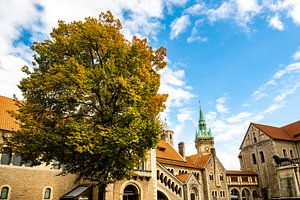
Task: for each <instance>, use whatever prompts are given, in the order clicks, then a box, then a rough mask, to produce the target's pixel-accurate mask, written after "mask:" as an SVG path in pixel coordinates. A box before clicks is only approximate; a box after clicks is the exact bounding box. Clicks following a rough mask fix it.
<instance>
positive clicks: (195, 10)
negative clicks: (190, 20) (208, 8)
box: [183, 3, 204, 15]
mask: <svg viewBox="0 0 300 200" xmlns="http://www.w3.org/2000/svg"><path fill="white" fill-rule="evenodd" d="M203 9H204V6H203V4H199V3H197V4H195V5H193V6H191V7H189V8H187V9H185V10H184V11H183V13H186V14H190V15H199V14H202V11H203Z"/></svg>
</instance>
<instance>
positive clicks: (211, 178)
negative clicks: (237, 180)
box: [209, 172, 214, 181]
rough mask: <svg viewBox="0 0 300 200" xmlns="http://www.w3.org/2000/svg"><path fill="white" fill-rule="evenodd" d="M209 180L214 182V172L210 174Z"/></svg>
mask: <svg viewBox="0 0 300 200" xmlns="http://www.w3.org/2000/svg"><path fill="white" fill-rule="evenodd" d="M209 180H210V181H213V180H214V174H213V173H212V172H211V173H210V174H209Z"/></svg>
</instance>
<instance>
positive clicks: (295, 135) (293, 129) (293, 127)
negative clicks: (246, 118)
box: [252, 121, 300, 141]
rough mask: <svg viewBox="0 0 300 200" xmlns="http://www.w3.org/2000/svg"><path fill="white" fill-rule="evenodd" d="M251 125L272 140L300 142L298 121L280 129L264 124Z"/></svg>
mask: <svg viewBox="0 0 300 200" xmlns="http://www.w3.org/2000/svg"><path fill="white" fill-rule="evenodd" d="M252 124H253V125H254V126H255V127H256V128H258V129H260V130H261V131H263V132H264V133H265V134H267V135H268V136H269V137H271V138H273V139H279V140H289V141H298V140H300V121H296V122H293V123H291V124H288V125H285V126H282V127H275V126H268V125H264V124H255V123H252Z"/></svg>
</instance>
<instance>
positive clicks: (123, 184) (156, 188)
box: [0, 96, 259, 200]
mask: <svg viewBox="0 0 300 200" xmlns="http://www.w3.org/2000/svg"><path fill="white" fill-rule="evenodd" d="M8 110H17V107H16V106H15V105H14V101H13V100H12V99H10V98H6V97H2V96H0V134H1V136H9V134H12V132H13V131H14V130H16V129H18V126H17V124H16V123H15V119H13V118H12V117H11V116H10V115H9V114H8V113H7V111H8ZM0 138H2V137H0ZM173 138H174V137H173V131H171V130H168V129H166V130H164V131H163V133H162V135H161V140H160V141H159V143H158V144H157V148H156V149H153V150H151V151H149V152H148V157H147V158H148V159H147V160H146V161H145V162H143V163H140V165H139V166H137V167H136V169H135V171H134V172H133V176H132V178H131V179H124V180H120V181H116V182H115V183H113V184H110V185H108V186H107V187H106V188H104V189H103V188H98V187H97V186H96V185H94V184H93V183H91V182H88V181H85V180H78V179H77V178H78V177H77V176H76V175H75V174H69V175H66V176H61V175H59V174H60V173H61V172H62V169H60V166H59V164H58V163H55V162H54V163H52V164H51V165H48V166H46V165H40V166H34V167H33V166H32V164H31V163H25V164H23V163H22V158H21V157H20V156H18V155H14V153H13V152H11V151H10V150H9V149H8V148H7V147H5V146H3V140H2V139H0V144H1V146H2V153H1V154H0V157H1V164H0V199H3V200H18V199H23V200H27V199H28V200H32V199H42V200H49V199H50V200H59V199H61V200H65V199H74V200H75V199H78V200H90V199H94V200H97V199H99V200H102V199H106V200H200V199H201V200H215V199H219V200H225V199H226V200H227V199H245V200H248V199H249V200H252V199H258V197H257V195H258V196H259V193H258V192H257V193H256V192H255V191H259V190H258V181H257V180H258V178H257V174H255V173H254V172H253V171H252V172H249V171H245V172H244V171H235V172H233V171H226V170H225V168H224V166H223V164H222V163H221V162H220V160H219V159H218V157H217V153H216V151H215V148H214V137H213V136H212V133H211V131H210V130H209V129H207V126H206V122H205V120H204V117H203V113H202V111H201V109H200V118H199V123H198V128H197V131H196V135H195V148H196V149H197V153H196V154H194V155H185V146H184V143H183V142H181V143H179V144H178V152H177V151H176V150H175V147H174V141H173ZM235 177H238V178H237V179H235ZM245 177H246V179H247V180H248V182H247V181H245ZM235 180H237V181H235ZM236 191H238V192H239V194H240V195H238V196H236ZM244 194H245V195H244Z"/></svg>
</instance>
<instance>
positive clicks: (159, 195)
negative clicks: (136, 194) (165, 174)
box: [157, 191, 169, 200]
mask: <svg viewBox="0 0 300 200" xmlns="http://www.w3.org/2000/svg"><path fill="white" fill-rule="evenodd" d="M157 200H169V199H168V197H167V196H166V195H165V194H164V193H163V192H161V191H157Z"/></svg>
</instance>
